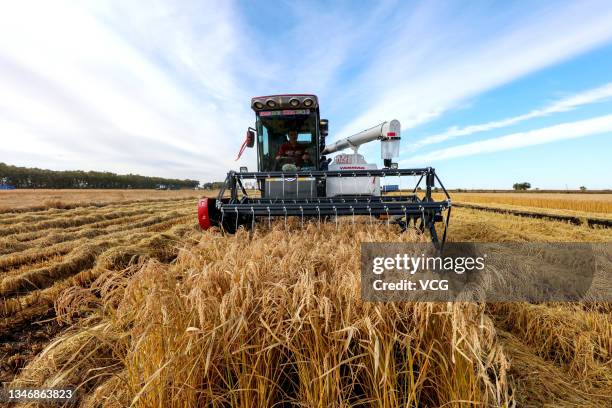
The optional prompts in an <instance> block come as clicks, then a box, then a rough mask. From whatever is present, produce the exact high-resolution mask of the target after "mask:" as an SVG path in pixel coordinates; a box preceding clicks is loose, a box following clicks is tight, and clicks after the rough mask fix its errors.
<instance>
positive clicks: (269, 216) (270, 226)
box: [267, 207, 272, 229]
mask: <svg viewBox="0 0 612 408" xmlns="http://www.w3.org/2000/svg"><path fill="white" fill-rule="evenodd" d="M267 209H268V229H272V216H271V215H270V207H267Z"/></svg>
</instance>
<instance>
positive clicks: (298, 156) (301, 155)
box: [276, 130, 312, 167]
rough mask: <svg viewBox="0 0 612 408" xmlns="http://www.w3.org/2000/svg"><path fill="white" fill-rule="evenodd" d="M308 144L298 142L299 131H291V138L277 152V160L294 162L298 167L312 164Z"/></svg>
mask: <svg viewBox="0 0 612 408" xmlns="http://www.w3.org/2000/svg"><path fill="white" fill-rule="evenodd" d="M307 148H308V145H304V144H301V143H298V132H297V131H295V130H290V131H289V140H288V141H286V142H285V143H283V144H282V145H281V146H280V147H279V149H278V153H276V161H277V162H281V161H282V162H284V163H285V164H293V165H295V166H296V167H304V166H312V160H311V159H310V155H309V153H308V150H307Z"/></svg>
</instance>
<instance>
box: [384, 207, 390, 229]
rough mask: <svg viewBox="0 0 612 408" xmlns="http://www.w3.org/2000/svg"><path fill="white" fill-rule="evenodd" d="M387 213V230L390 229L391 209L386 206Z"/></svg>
mask: <svg viewBox="0 0 612 408" xmlns="http://www.w3.org/2000/svg"><path fill="white" fill-rule="evenodd" d="M385 213H387V228H389V226H390V223H389V207H387V206H386V205H385Z"/></svg>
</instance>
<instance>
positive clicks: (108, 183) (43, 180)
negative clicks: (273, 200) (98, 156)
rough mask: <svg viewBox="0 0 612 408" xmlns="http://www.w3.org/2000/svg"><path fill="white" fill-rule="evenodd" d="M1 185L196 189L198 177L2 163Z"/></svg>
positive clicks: (0, 170)
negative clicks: (157, 175) (49, 168)
mask: <svg viewBox="0 0 612 408" xmlns="http://www.w3.org/2000/svg"><path fill="white" fill-rule="evenodd" d="M0 184H4V185H11V186H14V187H16V188H102V189H104V188H134V189H144V188H195V187H197V186H198V185H199V184H200V182H199V181H198V180H189V179H185V180H180V179H169V178H162V177H148V176H141V175H138V174H115V173H111V172H106V171H105V172H100V171H82V170H65V171H55V170H46V169H38V168H29V167H18V166H11V165H8V164H5V163H0Z"/></svg>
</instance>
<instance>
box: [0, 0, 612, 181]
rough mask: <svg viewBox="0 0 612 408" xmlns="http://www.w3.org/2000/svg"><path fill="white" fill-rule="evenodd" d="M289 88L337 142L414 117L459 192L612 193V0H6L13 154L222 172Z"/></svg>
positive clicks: (4, 136) (406, 132) (1, 47)
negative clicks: (272, 100)
mask: <svg viewBox="0 0 612 408" xmlns="http://www.w3.org/2000/svg"><path fill="white" fill-rule="evenodd" d="M291 92H297V93H310V92H312V93H316V94H317V95H319V98H320V103H321V110H322V115H323V116H324V117H327V118H328V119H329V120H330V139H331V140H332V141H333V140H335V139H338V138H340V137H344V136H348V135H350V134H352V133H354V132H357V131H360V130H362V129H364V128H367V127H370V126H373V125H375V124H377V123H380V122H381V121H383V120H391V119H393V118H396V119H399V120H400V121H401V122H402V149H401V150H402V154H401V157H400V160H399V162H400V164H401V165H402V167H412V166H419V167H420V166H433V167H435V168H436V169H437V171H438V173H439V174H440V177H441V178H442V180H443V181H444V182H445V184H446V185H447V187H452V188H458V187H464V188H510V187H511V185H512V184H513V183H514V182H517V181H529V182H531V184H532V185H533V186H534V187H539V188H562V189H563V188H566V187H567V188H570V189H572V188H577V187H579V186H581V185H585V186H587V187H588V188H592V189H595V188H611V187H612V183H611V182H610V180H611V177H610V175H611V174H612V164H611V163H612V160H610V157H611V156H612V154H611V153H612V143H611V137H612V3H610V2H609V1H580V2H562V1H554V2H545V1H539V2H530V3H529V4H528V3H526V2H484V1H479V2H465V1H463V2H451V1H444V2H442V1H424V2H403V1H382V2H348V1H347V2H333V3H330V4H326V3H323V2H310V1H291V2H290V1H278V2H264V1H240V2H238V1H237V2H232V1H222V2H221V1H207V0H206V1H181V2H173V1H169V0H165V1H159V0H154V1H147V2H144V1H129V2H125V1H124V2H121V1H103V0H102V1H60V0H57V1H51V2H34V1H20V2H4V3H3V4H2V5H0V141H1V142H0V161H2V162H6V163H10V164H16V165H25V166H37V167H43V168H52V169H86V170H90V169H91V170H109V171H115V172H119V173H128V172H133V173H140V174H146V175H158V176H167V177H181V178H196V179H200V180H202V181H208V180H219V179H222V178H223V176H224V173H225V172H226V171H227V170H228V169H230V168H237V167H238V166H240V165H247V166H249V168H254V167H255V152H254V151H247V153H245V155H244V156H243V158H242V159H241V161H240V162H238V163H237V162H234V160H233V159H234V157H235V155H236V153H237V151H238V149H239V147H240V144H241V143H242V140H243V138H244V131H245V130H246V128H247V127H248V126H252V125H253V122H254V114H253V112H252V111H251V110H250V108H249V102H250V98H251V97H252V96H256V95H266V94H275V93H291ZM360 152H361V153H363V154H365V155H366V156H367V158H368V159H369V160H370V161H375V162H380V158H379V146H378V145H377V144H376V143H375V144H371V145H368V146H367V147H364V148H362V149H361V151H360Z"/></svg>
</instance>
